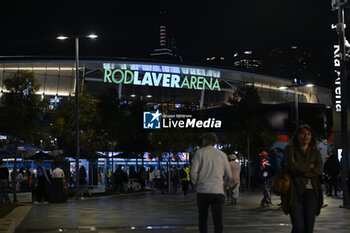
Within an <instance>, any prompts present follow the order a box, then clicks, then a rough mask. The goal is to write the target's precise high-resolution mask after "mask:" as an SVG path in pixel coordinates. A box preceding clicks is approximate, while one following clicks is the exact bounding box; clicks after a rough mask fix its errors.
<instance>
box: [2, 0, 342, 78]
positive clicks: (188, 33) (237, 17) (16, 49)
mask: <svg viewBox="0 0 350 233" xmlns="http://www.w3.org/2000/svg"><path fill="white" fill-rule="evenodd" d="M163 2H167V3H166V4H165V3H163V4H162V5H159V1H103V0H99V1H91V2H90V1H65V0H63V1H62V0H51V1H26V0H22V1H19V0H2V1H1V3H0V9H1V15H0V19H1V28H2V29H1V38H0V56H7V55H46V56H48V55H50V56H73V55H74V44H73V41H65V42H62V41H57V40H55V37H56V36H58V35H61V34H64V35H71V36H76V35H86V34H89V33H91V32H94V33H96V34H98V35H99V36H100V37H99V38H98V39H96V40H95V41H90V40H89V39H83V40H81V50H80V54H81V56H109V57H131V58H149V56H148V55H149V53H150V52H151V51H152V50H153V49H154V48H157V47H158V44H159V25H160V18H159V12H160V10H161V9H167V12H168V15H167V16H168V26H169V27H170V28H171V29H172V30H173V32H174V33H175V39H176V45H177V47H178V49H179V52H180V54H181V55H182V56H183V59H184V62H188V63H201V62H202V61H204V60H205V58H206V57H208V56H232V55H233V54H234V52H235V51H242V50H253V51H254V50H257V51H258V50H266V49H267V50H269V49H272V48H276V47H289V46H291V45H296V46H298V47H300V48H303V49H305V50H308V51H310V52H312V63H313V65H314V66H316V67H319V70H317V69H316V72H317V73H319V74H321V78H322V79H326V78H328V75H329V72H330V70H331V66H330V65H329V64H330V62H331V58H332V57H331V56H332V47H333V44H334V42H336V38H337V36H336V33H335V32H334V31H332V30H331V29H330V25H331V24H332V23H336V13H334V12H332V11H331V4H330V2H331V1H330V0H329V1H328V0H317V1H316V0H307V1H305V0H283V1H281V0H250V1H246V0H245V1H238V0H235V1H210V3H207V2H204V1H200V2H197V1H193V3H192V2H190V1H186V2H185V3H182V2H180V1H163ZM186 3H187V4H186ZM195 4H199V5H195ZM347 18H348V17H347ZM348 37H349V36H348Z"/></svg>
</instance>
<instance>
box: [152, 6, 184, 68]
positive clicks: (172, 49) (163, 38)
mask: <svg viewBox="0 0 350 233" xmlns="http://www.w3.org/2000/svg"><path fill="white" fill-rule="evenodd" d="M150 55H151V56H154V57H157V58H162V59H167V60H178V61H181V62H182V57H181V56H180V55H179V54H178V53H177V48H176V44H175V38H174V35H173V32H172V31H171V29H169V27H168V15H167V11H166V10H162V11H160V26H159V48H156V49H154V50H153V52H152V53H151V54H150Z"/></svg>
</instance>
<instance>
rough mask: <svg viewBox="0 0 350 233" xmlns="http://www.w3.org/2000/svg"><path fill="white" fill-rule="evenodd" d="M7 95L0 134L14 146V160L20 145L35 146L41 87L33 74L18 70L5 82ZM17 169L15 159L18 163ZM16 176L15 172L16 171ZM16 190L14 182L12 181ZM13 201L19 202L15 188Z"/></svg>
mask: <svg viewBox="0 0 350 233" xmlns="http://www.w3.org/2000/svg"><path fill="white" fill-rule="evenodd" d="M3 84H4V86H5V89H6V90H8V91H9V92H8V93H6V94H5V95H4V96H3V97H2V100H1V105H0V131H1V132H2V134H4V135H7V136H8V138H9V141H10V142H11V143H12V144H14V145H15V151H14V157H15V158H17V153H18V143H19V141H24V142H26V143H33V142H34V141H35V136H36V135H38V134H39V133H40V128H41V127H39V124H38V122H39V117H40V115H41V113H42V111H41V110H42V103H41V101H40V98H39V97H38V96H37V95H35V93H36V92H37V91H38V90H39V87H40V84H39V83H38V81H37V80H36V79H35V77H34V74H33V73H32V72H28V71H17V72H16V73H14V74H13V75H12V76H10V77H8V78H5V79H4V81H3ZM14 166H15V167H16V159H15V164H14ZM14 176H15V177H16V169H14ZM12 182H13V183H12V185H13V187H15V183H14V182H15V179H13V180H12ZM13 194H14V196H13V197H14V202H16V201H17V198H16V189H13Z"/></svg>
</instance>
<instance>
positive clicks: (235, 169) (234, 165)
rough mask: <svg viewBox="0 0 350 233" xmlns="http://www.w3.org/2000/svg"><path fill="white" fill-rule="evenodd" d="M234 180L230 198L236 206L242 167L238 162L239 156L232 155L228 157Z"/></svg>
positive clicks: (229, 193) (230, 186) (232, 180)
mask: <svg viewBox="0 0 350 233" xmlns="http://www.w3.org/2000/svg"><path fill="white" fill-rule="evenodd" d="M228 160H229V164H230V168H231V174H232V178H231V181H230V185H229V190H228V195H227V196H228V197H230V201H231V204H234V205H236V204H237V199H238V197H239V185H240V172H241V165H240V164H239V162H237V156H236V155H235V154H231V155H229V156H228Z"/></svg>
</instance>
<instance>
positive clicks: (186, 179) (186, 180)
mask: <svg viewBox="0 0 350 233" xmlns="http://www.w3.org/2000/svg"><path fill="white" fill-rule="evenodd" d="M180 176H181V184H182V191H183V193H184V195H185V196H187V194H188V185H189V184H190V169H189V168H188V164H185V165H184V166H183V168H182V169H181V172H180Z"/></svg>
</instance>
